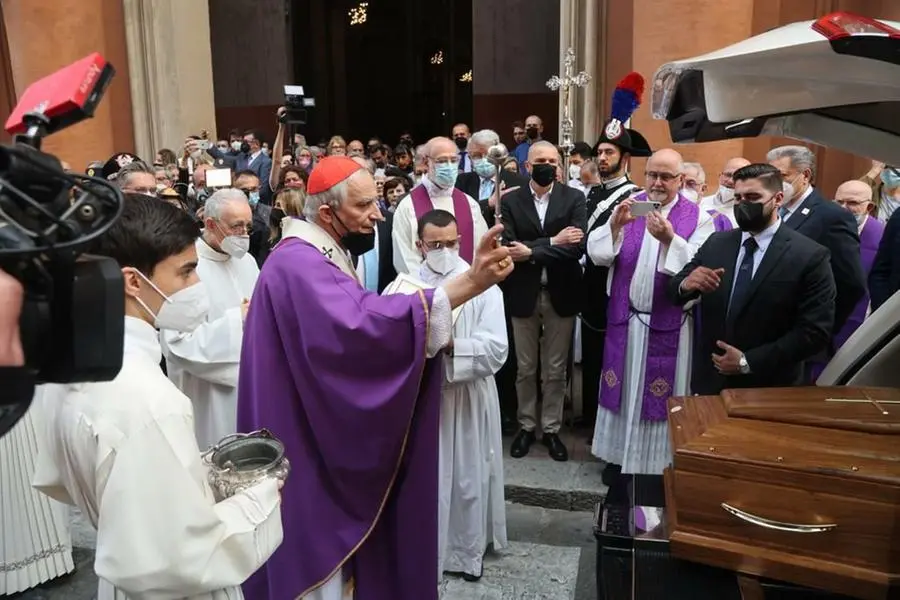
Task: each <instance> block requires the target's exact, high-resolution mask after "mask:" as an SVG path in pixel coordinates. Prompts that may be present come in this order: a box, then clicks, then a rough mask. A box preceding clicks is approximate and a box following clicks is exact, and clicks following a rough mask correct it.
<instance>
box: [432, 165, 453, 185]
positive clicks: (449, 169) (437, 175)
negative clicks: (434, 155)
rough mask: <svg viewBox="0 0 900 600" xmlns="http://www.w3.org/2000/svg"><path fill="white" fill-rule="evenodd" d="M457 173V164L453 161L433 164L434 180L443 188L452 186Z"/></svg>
mask: <svg viewBox="0 0 900 600" xmlns="http://www.w3.org/2000/svg"><path fill="white" fill-rule="evenodd" d="M458 175H459V165H457V164H455V163H445V164H440V165H435V166H434V182H435V183H436V184H437V185H438V187H442V188H444V189H449V188H452V187H453V185H454V184H455V183H456V177H457V176H458Z"/></svg>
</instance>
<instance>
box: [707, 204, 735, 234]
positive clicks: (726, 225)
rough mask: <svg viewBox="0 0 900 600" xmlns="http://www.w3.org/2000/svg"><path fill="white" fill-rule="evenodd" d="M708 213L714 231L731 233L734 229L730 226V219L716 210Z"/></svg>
mask: <svg viewBox="0 0 900 600" xmlns="http://www.w3.org/2000/svg"><path fill="white" fill-rule="evenodd" d="M708 212H709V214H711V215H712V218H713V226H714V227H715V228H716V231H731V230H732V229H734V226H733V225H732V224H731V219H729V218H728V217H726V216H725V215H723V214H722V213H720V212H719V211H717V210H716V209H712V210H710V211H708Z"/></svg>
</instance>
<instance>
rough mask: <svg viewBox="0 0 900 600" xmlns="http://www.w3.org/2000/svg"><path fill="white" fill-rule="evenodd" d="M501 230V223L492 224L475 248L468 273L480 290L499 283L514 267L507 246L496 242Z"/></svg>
mask: <svg viewBox="0 0 900 600" xmlns="http://www.w3.org/2000/svg"><path fill="white" fill-rule="evenodd" d="M502 231H503V225H494V226H493V227H491V229H490V230H489V231H488V232H487V233H486V234H484V235H483V236H482V237H481V240H480V241H479V242H478V247H477V248H476V249H475V256H474V258H473V259H472V268H471V269H470V270H469V273H470V276H471V278H472V281H474V282H475V284H476V285H477V286H478V287H479V288H480V289H482V290H486V289H488V288H489V287H491V286H492V285H495V284H497V283H500V282H501V281H503V280H504V279H506V278H507V277H509V274H510V273H512V271H513V269H514V268H515V267H514V265H513V261H512V259H511V258H510V257H509V248H507V247H506V246H501V245H500V244H499V243H498V242H497V239H498V237H499V236H500V233H501V232H502Z"/></svg>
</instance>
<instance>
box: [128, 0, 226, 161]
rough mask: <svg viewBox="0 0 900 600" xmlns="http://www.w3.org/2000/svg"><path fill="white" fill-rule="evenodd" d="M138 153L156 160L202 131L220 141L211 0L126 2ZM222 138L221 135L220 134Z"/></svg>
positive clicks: (129, 60)
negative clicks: (158, 154)
mask: <svg viewBox="0 0 900 600" xmlns="http://www.w3.org/2000/svg"><path fill="white" fill-rule="evenodd" d="M124 7H125V33H126V38H127V40H128V64H129V68H130V70H131V73H132V77H131V93H132V98H133V102H132V114H133V119H134V137H135V150H136V152H137V155H138V156H140V157H141V158H143V159H144V160H146V161H148V162H149V161H152V160H153V158H154V157H155V155H156V152H157V151H158V150H159V149H160V148H171V149H172V150H174V151H175V152H176V154H177V153H178V151H179V149H180V147H181V146H182V144H183V142H184V138H185V136H187V135H190V134H198V135H199V134H200V132H201V131H202V130H204V129H205V130H207V131H209V132H210V137H211V138H213V139H214V138H215V137H216V120H215V102H214V97H213V78H212V54H211V51H210V36H209V5H208V3H207V0H124ZM220 135H221V134H220Z"/></svg>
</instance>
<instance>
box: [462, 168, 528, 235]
mask: <svg viewBox="0 0 900 600" xmlns="http://www.w3.org/2000/svg"><path fill="white" fill-rule="evenodd" d="M500 181H501V182H503V183H504V184H506V186H505V189H509V188H513V187H525V186H527V185H528V181H529V180H528V178H527V177H522V176H521V175H519V174H518V173H510V172H509V171H507V170H506V169H503V170H501V171H500ZM456 189H458V190H460V191H462V192H464V193H466V194H468V195H470V196H472V198H474V199H475V201H476V202H478V206H480V207H481V214H482V216H484V220H485V222H486V223H487V225H488V227H493V226H494V225H495V221H496V219H495V218H494V209H493V208H491V207H490V205H489V204H488V201H487V200H479V199H478V196H479V195H480V194H479V192H480V191H481V177H479V176H478V173H475V172H472V173H460V174H459V177H457V178H456ZM504 198H506V196H504ZM501 208H502V202H501Z"/></svg>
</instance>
